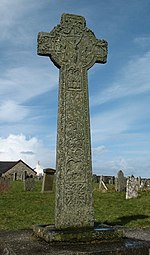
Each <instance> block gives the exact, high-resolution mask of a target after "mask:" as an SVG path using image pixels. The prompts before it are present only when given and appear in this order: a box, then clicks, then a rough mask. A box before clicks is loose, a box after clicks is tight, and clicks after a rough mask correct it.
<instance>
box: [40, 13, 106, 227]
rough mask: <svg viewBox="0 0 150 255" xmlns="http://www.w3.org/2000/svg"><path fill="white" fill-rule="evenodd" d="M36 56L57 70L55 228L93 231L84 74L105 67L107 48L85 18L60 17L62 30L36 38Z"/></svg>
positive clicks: (69, 15)
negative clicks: (47, 58)
mask: <svg viewBox="0 0 150 255" xmlns="http://www.w3.org/2000/svg"><path fill="white" fill-rule="evenodd" d="M38 54H39V55H42V56H48V57H50V59H51V60H52V62H53V63H54V64H55V65H56V66H57V67H58V68H59V69H60V77H59V98H58V101H59V106H58V129H57V155H56V201H55V226H56V228H58V229H63V228H70V227H71V228H79V227H92V226H93V224H94V214H93V200H92V164H91V142H90V120H89V102H88V79H87V70H88V69H89V68H91V67H92V66H93V65H94V64H95V63H102V64H104V63H106V59H107V42H106V41H104V40H98V39H96V37H95V35H94V33H93V32H92V31H91V30H90V29H88V28H87V27H86V22H85V19H84V17H82V16H78V15H73V14H63V15H62V17H61V22H60V25H57V26H56V27H54V29H53V30H52V31H51V32H50V33H45V32H40V33H39V35H38Z"/></svg>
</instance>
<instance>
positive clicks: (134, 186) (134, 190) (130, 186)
mask: <svg viewBox="0 0 150 255" xmlns="http://www.w3.org/2000/svg"><path fill="white" fill-rule="evenodd" d="M138 190H139V181H138V178H135V177H134V176H133V175H132V176H129V177H128V178H127V187H126V199H131V198H136V197H138Z"/></svg>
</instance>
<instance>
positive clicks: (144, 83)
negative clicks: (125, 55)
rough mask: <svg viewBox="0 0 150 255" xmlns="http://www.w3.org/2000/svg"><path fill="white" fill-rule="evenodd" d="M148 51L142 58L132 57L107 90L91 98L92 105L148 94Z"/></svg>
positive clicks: (149, 90)
mask: <svg viewBox="0 0 150 255" xmlns="http://www.w3.org/2000/svg"><path fill="white" fill-rule="evenodd" d="M149 70H150V51H149V52H147V53H145V55H144V56H138V57H133V58H132V60H130V61H129V63H128V64H126V66H125V67H124V69H121V70H120V72H119V74H118V77H117V80H116V81H115V82H113V83H112V84H111V85H110V86H109V87H108V88H107V89H104V90H103V91H102V92H99V93H97V94H96V96H95V97H93V98H91V104H92V105H99V104H103V103H106V102H108V101H112V100H116V99H119V98H123V97H126V96H132V95H138V94H141V93H148V92H150V86H149V84H150V75H149Z"/></svg>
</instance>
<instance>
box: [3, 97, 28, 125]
mask: <svg viewBox="0 0 150 255" xmlns="http://www.w3.org/2000/svg"><path fill="white" fill-rule="evenodd" d="M27 115H28V110H27V108H26V107H24V106H22V105H19V104H17V103H15V102H14V101H11V100H9V101H5V102H3V103H1V104H0V121H4V122H18V121H21V120H23V119H24V118H25V117H26V116H27Z"/></svg>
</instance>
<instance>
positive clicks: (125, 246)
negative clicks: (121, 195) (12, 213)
mask: <svg viewBox="0 0 150 255" xmlns="http://www.w3.org/2000/svg"><path fill="white" fill-rule="evenodd" d="M141 231H142V233H141V238H143V236H144V235H143V234H144V233H145V228H144V229H143V230H141V229H139V230H138V229H137V230H135V229H134V236H133V238H135V237H138V238H139V236H140V235H139V233H140V232H141ZM131 232H132V230H131ZM149 233H150V230H147V237H149V236H150V235H149ZM0 240H1V241H0V254H2V255H3V252H4V251H5V252H7V253H6V254H5V253H4V254H5V255H8V254H9V255H10V254H11V255H12V254H13V255H14V254H15V255H149V252H148V250H149V248H150V243H149V242H144V241H139V240H134V239H128V238H125V239H123V240H121V241H119V242H116V241H111V242H110V241H104V242H99V243H95V242H93V243H90V244H88V243H84V244H83V243H81V242H80V243H79V242H78V243H74V244H73V243H70V244H68V243H61V242H60V243H58V242H57V243H56V244H53V245H52V244H51V245H49V243H46V242H45V241H44V240H42V239H41V240H40V241H39V239H38V238H35V237H34V236H33V235H32V230H19V231H1V232H0ZM143 240H145V239H144V238H143ZM148 240H150V239H149V238H148ZM8 252H14V253H8Z"/></svg>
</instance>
